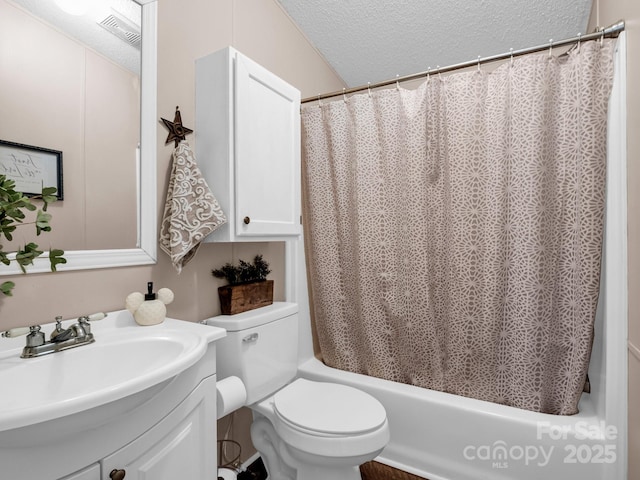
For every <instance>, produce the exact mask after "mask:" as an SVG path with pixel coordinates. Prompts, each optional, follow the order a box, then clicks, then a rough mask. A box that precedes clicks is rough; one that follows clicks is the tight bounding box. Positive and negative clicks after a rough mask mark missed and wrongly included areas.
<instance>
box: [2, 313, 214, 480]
mask: <svg viewBox="0 0 640 480" xmlns="http://www.w3.org/2000/svg"><path fill="white" fill-rule="evenodd" d="M42 329H43V331H46V332H51V331H53V329H54V326H53V325H52V324H49V325H43V326H42ZM92 333H93V334H94V335H95V338H96V341H95V342H94V343H91V344H87V345H84V346H80V347H78V348H72V349H69V350H64V351H60V352H56V353H53V354H51V355H45V356H43V357H41V358H36V359H23V358H20V353H21V351H22V347H23V345H24V337H18V338H8V339H2V340H3V341H2V342H0V372H2V374H3V376H2V379H3V380H4V381H5V382H7V381H8V383H6V385H8V387H7V389H5V390H6V392H5V391H3V395H0V407H3V408H0V479H2V480H4V479H7V480H9V479H11V480H36V479H38V480H39V479H43V480H117V479H122V478H126V480H135V479H138V480H142V479H145V480H149V479H153V480H169V479H171V480H174V479H185V480H191V479H193V480H200V479H208V478H215V472H216V468H217V461H216V424H217V412H216V347H215V341H216V340H218V339H220V338H223V337H224V336H225V334H226V332H225V331H224V330H223V329H221V328H217V327H213V326H208V325H202V324H199V323H192V322H184V321H179V320H174V319H170V318H167V319H165V321H164V322H162V323H160V324H158V325H152V326H145V327H140V326H139V325H137V324H136V323H135V321H134V319H133V316H132V315H131V313H130V312H128V311H126V310H122V311H118V312H110V313H109V314H108V319H107V320H104V321H101V322H97V323H95V324H92ZM132 358H135V361H132ZM79 366H80V367H79ZM11 374H15V376H14V377H12V376H10V375H11ZM40 387H42V388H40ZM34 392H35V393H34ZM25 404H26V405H25ZM3 414H4V416H3ZM123 475H124V477H123Z"/></svg>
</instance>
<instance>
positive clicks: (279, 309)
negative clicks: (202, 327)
mask: <svg viewBox="0 0 640 480" xmlns="http://www.w3.org/2000/svg"><path fill="white" fill-rule="evenodd" d="M296 313H298V304H297V303H290V302H273V303H272V304H271V305H267V306H266V307H260V308H256V309H254V310H249V311H247V312H242V313H238V314H236V315H218V316H216V317H211V318H207V319H206V320H205V321H204V323H206V324H207V325H212V326H214V327H220V328H224V329H225V330H227V331H228V332H237V331H240V330H246V329H248V328H254V327H258V326H260V325H266V324H267V323H271V322H273V321H275V320H278V319H280V318H285V317H288V316H291V315H295V314H296Z"/></svg>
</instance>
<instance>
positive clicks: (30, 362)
mask: <svg viewBox="0 0 640 480" xmlns="http://www.w3.org/2000/svg"><path fill="white" fill-rule="evenodd" d="M65 323H68V322H65ZM65 326H66V325H65ZM52 329H53V325H46V326H43V331H45V332H47V334H48V333H49V332H50V331H51V330H52ZM92 331H93V333H94V336H95V339H96V341H95V343H92V344H89V345H83V346H80V347H77V348H73V349H70V350H65V351H62V352H57V353H53V354H50V355H45V356H42V357H36V358H27V359H24V358H20V352H21V350H22V346H23V345H24V342H25V339H24V337H18V338H15V339H8V340H6V341H5V340H2V342H6V343H5V344H3V343H2V342H0V385H2V391H3V392H2V395H0V432H2V431H6V430H10V429H15V428H21V427H26V426H30V425H34V424H37V423H41V422H44V421H47V420H53V419H56V418H60V417H63V416H66V415H72V414H75V413H78V412H81V411H85V410H88V409H91V408H95V407H99V406H101V405H105V404H107V403H110V402H114V401H116V400H119V399H123V398H125V397H129V396H131V395H134V394H137V393H139V392H142V391H143V390H146V389H149V388H151V387H154V386H156V385H159V384H161V383H162V382H165V381H166V380H168V379H171V378H172V377H174V376H176V375H178V374H179V373H181V372H182V371H184V370H186V369H188V368H189V367H190V366H192V365H194V364H195V363H196V362H197V361H198V360H199V359H200V358H201V357H202V356H203V355H204V353H205V352H206V350H207V346H208V344H209V342H212V341H214V340H215V339H217V338H220V337H222V336H224V330H222V329H212V328H211V327H208V326H204V325H199V324H195V323H190V322H183V321H179V320H172V319H167V320H165V322H163V323H161V324H159V325H154V326H146V327H141V326H139V325H137V324H136V323H135V322H134V320H133V318H132V317H131V315H130V314H129V313H128V312H126V311H121V312H114V314H109V316H107V318H106V319H104V320H102V321H100V322H96V323H92Z"/></svg>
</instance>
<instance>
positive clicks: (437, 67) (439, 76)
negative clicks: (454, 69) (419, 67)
mask: <svg viewBox="0 0 640 480" xmlns="http://www.w3.org/2000/svg"><path fill="white" fill-rule="evenodd" d="M436 71H437V72H438V80H440V81H442V75H440V65H436Z"/></svg>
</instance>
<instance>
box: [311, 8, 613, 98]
mask: <svg viewBox="0 0 640 480" xmlns="http://www.w3.org/2000/svg"><path fill="white" fill-rule="evenodd" d="M624 27H625V25H624V20H620V21H619V22H617V23H614V24H613V25H610V26H608V27H607V28H603V29H602V30H598V31H597V32H594V33H589V34H587V35H578V36H576V37H572V38H567V39H564V40H559V41H557V42H554V41H551V42H549V43H546V44H544V45H538V46H537V47H529V48H522V49H520V50H512V51H509V52H506V53H500V54H498V55H491V56H489V57H484V58H478V59H477V60H470V61H468V62H462V63H456V64H455V65H449V66H447V67H437V68H433V69H432V68H430V69H429V70H425V71H424V72H420V73H414V74H411V75H405V76H404V77H398V78H394V79H393V80H386V81H384V82H379V83H374V84H368V85H361V86H359V87H353V88H345V89H343V90H340V91H336V92H331V93H325V94H322V95H316V96H315V97H308V98H304V99H303V100H302V101H301V103H308V102H314V101H319V100H324V99H325V98H332V97H337V96H339V95H348V94H350V93H355V92H361V91H363V90H370V89H372V88H380V87H386V86H389V85H395V84H396V83H399V82H407V81H410V80H417V79H420V78H422V77H426V76H427V75H430V74H432V73H444V72H450V71H452V70H459V69H461V68H467V67H473V66H475V65H480V64H482V63H489V62H495V61H497V60H504V59H507V58H511V57H517V56H520V55H526V54H528V53H535V52H541V51H543V50H547V49H550V48H556V47H562V46H565V45H571V44H572V43H578V42H586V41H589V40H595V39H599V38H605V37H617V36H618V35H619V34H620V32H622V31H623V30H624Z"/></svg>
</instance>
